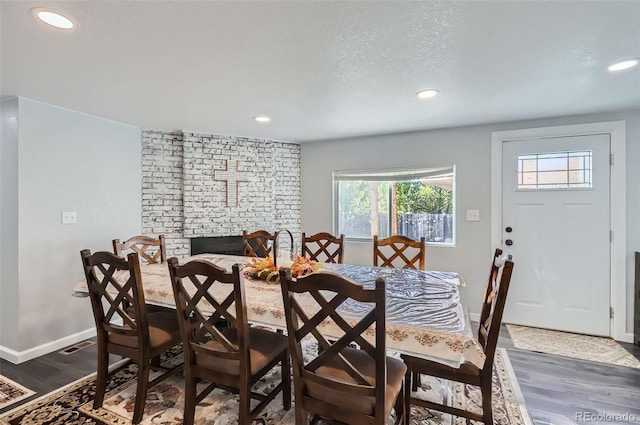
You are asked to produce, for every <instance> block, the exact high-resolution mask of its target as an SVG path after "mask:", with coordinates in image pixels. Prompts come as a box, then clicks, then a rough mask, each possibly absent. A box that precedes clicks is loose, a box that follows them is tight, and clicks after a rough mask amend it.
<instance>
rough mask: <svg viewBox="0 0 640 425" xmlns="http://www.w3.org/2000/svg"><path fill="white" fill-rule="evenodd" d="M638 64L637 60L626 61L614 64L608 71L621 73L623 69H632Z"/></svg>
mask: <svg viewBox="0 0 640 425" xmlns="http://www.w3.org/2000/svg"><path fill="white" fill-rule="evenodd" d="M637 64H638V59H627V60H624V61H622V62H618V63H614V64H613V65H611V66H610V67H609V68H608V69H609V71H622V70H625V69H629V68H633V67H634V66H636V65H637Z"/></svg>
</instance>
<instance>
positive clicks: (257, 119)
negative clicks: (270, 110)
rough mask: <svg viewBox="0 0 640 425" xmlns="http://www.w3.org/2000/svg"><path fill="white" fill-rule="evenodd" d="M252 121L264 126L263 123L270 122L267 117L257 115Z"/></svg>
mask: <svg viewBox="0 0 640 425" xmlns="http://www.w3.org/2000/svg"><path fill="white" fill-rule="evenodd" d="M253 119H254V120H255V121H256V122H259V123H262V124H265V123H268V122H271V118H269V117H268V116H266V115H258V116H255V117H253Z"/></svg>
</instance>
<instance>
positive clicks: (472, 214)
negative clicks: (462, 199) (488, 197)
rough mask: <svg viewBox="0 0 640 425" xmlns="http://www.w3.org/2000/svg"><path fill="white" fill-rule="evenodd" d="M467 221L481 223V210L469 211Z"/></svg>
mask: <svg viewBox="0 0 640 425" xmlns="http://www.w3.org/2000/svg"><path fill="white" fill-rule="evenodd" d="M467 221H480V210H467Z"/></svg>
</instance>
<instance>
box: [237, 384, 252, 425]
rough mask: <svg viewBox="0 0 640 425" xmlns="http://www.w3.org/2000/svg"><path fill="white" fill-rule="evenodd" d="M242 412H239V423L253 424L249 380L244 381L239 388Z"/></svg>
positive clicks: (244, 424) (242, 424) (243, 424)
mask: <svg viewBox="0 0 640 425" xmlns="http://www.w3.org/2000/svg"><path fill="white" fill-rule="evenodd" d="M239 393H240V394H239V396H240V412H239V414H238V425H250V424H251V386H250V385H249V383H248V382H242V383H241V384H240V388H239Z"/></svg>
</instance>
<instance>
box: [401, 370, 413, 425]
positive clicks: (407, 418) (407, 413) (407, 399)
mask: <svg viewBox="0 0 640 425" xmlns="http://www.w3.org/2000/svg"><path fill="white" fill-rule="evenodd" d="M412 377H413V372H412V371H411V367H409V369H407V373H406V375H404V392H403V396H404V397H403V403H404V424H405V425H409V423H410V422H411V387H412V384H411V381H412V379H411V378H412Z"/></svg>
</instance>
